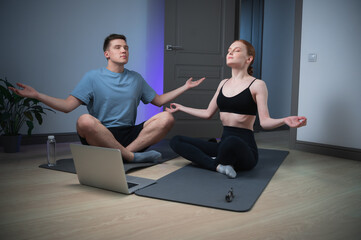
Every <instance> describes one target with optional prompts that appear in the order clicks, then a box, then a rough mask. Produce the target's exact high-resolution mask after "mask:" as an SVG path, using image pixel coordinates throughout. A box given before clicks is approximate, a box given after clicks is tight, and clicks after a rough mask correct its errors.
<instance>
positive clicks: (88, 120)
mask: <svg viewBox="0 0 361 240" xmlns="http://www.w3.org/2000/svg"><path fill="white" fill-rule="evenodd" d="M173 124H174V118H173V116H172V114H170V113H168V112H162V113H158V114H157V115H155V116H153V117H152V118H150V119H149V120H148V121H146V122H145V123H144V126H143V129H142V131H141V132H140V133H139V135H138V137H137V138H136V139H135V140H134V141H133V142H132V143H130V144H129V145H128V146H122V145H121V144H120V143H119V142H118V141H117V140H116V139H115V138H114V136H113V134H112V133H111V132H110V131H109V130H108V129H107V128H106V127H105V126H104V125H103V124H102V123H101V122H100V121H99V120H98V119H96V118H95V117H93V116H91V115H89V114H84V115H82V116H80V117H79V119H78V121H77V125H76V128H77V131H78V134H79V136H80V137H82V138H85V139H86V141H87V142H88V144H89V145H92V146H98V147H107V148H117V149H119V150H120V151H121V153H122V156H123V158H124V160H125V161H128V162H130V161H133V160H134V155H135V154H134V153H135V152H137V151H139V150H141V149H144V148H146V147H148V146H150V145H153V144H155V143H157V142H159V141H160V140H162V139H163V138H164V137H165V135H166V134H167V133H168V132H169V131H170V129H171V128H172V126H173Z"/></svg>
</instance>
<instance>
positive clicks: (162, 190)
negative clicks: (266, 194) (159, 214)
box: [135, 149, 288, 212]
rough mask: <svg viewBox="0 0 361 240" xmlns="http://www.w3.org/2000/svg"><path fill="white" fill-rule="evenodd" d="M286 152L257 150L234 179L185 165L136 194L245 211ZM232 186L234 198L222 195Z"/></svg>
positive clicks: (263, 187) (265, 184) (250, 206)
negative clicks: (249, 164) (255, 158)
mask: <svg viewBox="0 0 361 240" xmlns="http://www.w3.org/2000/svg"><path fill="white" fill-rule="evenodd" d="M287 155H288V151H280V150H270V149H259V162H258V164H257V166H256V167H255V168H254V169H252V170H251V171H246V172H239V173H238V174H237V177H236V178H235V179H230V178H228V177H227V176H225V175H223V174H220V173H217V172H214V171H209V170H206V169H202V168H198V167H196V166H194V165H192V164H189V165H187V166H185V167H183V168H181V169H179V170H177V171H175V172H173V173H170V174H168V175H166V176H164V177H162V178H160V179H158V180H157V182H156V184H153V185H151V186H149V187H146V188H143V189H141V190H138V191H136V192H135V194H136V195H139V196H144V197H151V198H157V199H163V200H169V201H175V202H181V203H187V204H193V205H200V206H205V207H211V208H218V209H223V210H230V211H236V212H245V211H249V210H250V209H251V208H252V207H253V205H254V204H255V203H256V201H257V199H258V198H259V196H260V195H261V194H262V192H263V190H264V189H265V188H266V186H267V184H268V183H269V182H270V180H271V178H272V177H273V175H274V174H275V172H276V171H277V169H278V167H279V166H280V165H281V163H282V162H283V160H284V159H285V158H286V157H287ZM231 188H233V194H234V198H233V200H232V201H231V202H227V201H226V199H225V196H226V195H227V193H228V192H229V190H230V189H231Z"/></svg>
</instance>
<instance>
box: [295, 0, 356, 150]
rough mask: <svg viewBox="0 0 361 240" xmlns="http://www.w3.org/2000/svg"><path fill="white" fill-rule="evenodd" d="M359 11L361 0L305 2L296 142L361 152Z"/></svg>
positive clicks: (309, 0)
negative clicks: (312, 57) (301, 122)
mask: <svg viewBox="0 0 361 240" xmlns="http://www.w3.org/2000/svg"><path fill="white" fill-rule="evenodd" d="M360 12H361V2H360V1H359V0H317V1H314V0H303V15H302V38H301V58H300V75H299V99H298V113H299V114H300V115H305V116H307V117H308V125H307V127H305V128H301V129H298V130H297V140H298V141H302V142H309V143H317V144H325V145H331V146H337V147H346V148H354V149H361V130H360V123H361V111H360V104H361V94H360V91H361V68H360V56H361V48H360V42H361V28H360V27H359V23H360V22H361V15H360ZM311 53H316V54H317V61H316V62H309V61H308V55H309V54H311Z"/></svg>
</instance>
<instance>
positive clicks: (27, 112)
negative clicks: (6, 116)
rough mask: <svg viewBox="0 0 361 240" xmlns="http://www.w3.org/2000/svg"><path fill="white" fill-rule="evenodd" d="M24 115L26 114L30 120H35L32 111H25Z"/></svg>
mask: <svg viewBox="0 0 361 240" xmlns="http://www.w3.org/2000/svg"><path fill="white" fill-rule="evenodd" d="M24 115H25V117H27V118H28V119H29V120H30V121H33V120H34V118H33V115H32V114H31V112H30V111H26V112H24Z"/></svg>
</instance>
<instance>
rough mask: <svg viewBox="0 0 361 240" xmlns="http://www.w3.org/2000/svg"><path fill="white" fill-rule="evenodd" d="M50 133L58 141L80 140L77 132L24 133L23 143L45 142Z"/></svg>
mask: <svg viewBox="0 0 361 240" xmlns="http://www.w3.org/2000/svg"><path fill="white" fill-rule="evenodd" d="M48 135H54V136H55V140H56V142H57V143H65V142H78V141H80V140H79V136H78V134H77V133H49V134H33V135H30V136H28V135H23V137H22V140H21V145H31V144H45V143H46V140H47V139H48Z"/></svg>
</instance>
